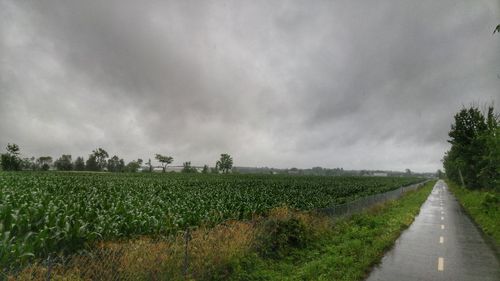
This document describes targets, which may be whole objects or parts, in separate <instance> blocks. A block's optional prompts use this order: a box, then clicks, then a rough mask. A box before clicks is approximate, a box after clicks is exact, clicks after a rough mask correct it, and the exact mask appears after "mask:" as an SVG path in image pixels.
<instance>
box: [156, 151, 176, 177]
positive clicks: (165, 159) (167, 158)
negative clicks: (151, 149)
mask: <svg viewBox="0 0 500 281" xmlns="http://www.w3.org/2000/svg"><path fill="white" fill-rule="evenodd" d="M155 158H156V160H158V162H160V163H161V167H162V168H163V172H164V173H165V172H166V171H167V166H168V165H169V164H171V163H172V162H173V161H174V158H173V157H171V156H166V155H161V154H156V156H155Z"/></svg>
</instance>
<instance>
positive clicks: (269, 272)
mask: <svg viewBox="0 0 500 281" xmlns="http://www.w3.org/2000/svg"><path fill="white" fill-rule="evenodd" d="M434 184H435V181H432V182H429V183H427V184H425V186H424V187H423V188H421V189H419V190H417V191H412V192H408V193H407V194H406V195H405V196H403V197H402V198H401V199H399V200H396V201H391V202H388V203H386V204H384V205H382V206H378V207H375V208H373V209H371V210H369V211H366V212H363V213H361V214H357V215H354V216H352V217H350V218H347V219H341V220H339V221H337V222H336V223H335V226H334V228H333V229H332V230H331V231H329V232H327V233H325V234H324V235H322V236H321V237H320V238H319V239H317V240H316V241H315V242H314V243H312V244H311V245H309V246H308V247H307V248H305V249H295V250H293V251H292V252H291V254H289V255H288V256H287V257H286V258H283V259H278V260H273V259H263V258H261V257H258V256H257V255H254V256H251V257H246V258H245V259H243V260H240V261H238V262H237V264H235V265H233V266H232V268H233V272H232V274H231V279H232V280H362V279H363V278H364V277H365V276H366V274H367V273H368V272H369V270H370V268H371V267H372V266H373V265H374V264H376V263H378V262H379V261H380V260H381V258H382V257H383V255H384V253H385V252H386V251H387V250H388V249H389V248H390V247H391V246H392V245H393V244H394V241H395V240H396V239H397V238H398V237H399V235H400V234H401V232H402V231H403V230H404V229H406V228H407V227H408V226H410V225H411V223H412V222H413V220H414V218H415V216H416V215H417V214H418V212H419V210H420V207H421V205H422V204H423V203H424V202H425V200H426V199H427V197H428V196H429V194H430V192H431V190H432V188H433V186H434Z"/></svg>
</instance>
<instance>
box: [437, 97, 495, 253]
mask: <svg viewBox="0 0 500 281" xmlns="http://www.w3.org/2000/svg"><path fill="white" fill-rule="evenodd" d="M499 123H500V115H499V114H498V113H495V111H494V108H493V107H489V108H488V110H487V111H486V113H483V112H482V111H481V110H479V108H478V107H476V106H471V107H470V108H463V109H462V110H460V112H458V113H457V114H456V115H455V122H454V124H452V126H451V130H450V132H449V136H450V140H449V142H450V143H451V148H450V150H449V151H448V152H446V154H445V156H444V159H443V164H444V167H445V171H446V177H447V178H448V185H449V186H450V189H451V191H452V192H453V193H454V194H455V196H456V197H457V199H458V200H459V202H460V203H461V205H462V206H463V207H464V208H465V209H466V210H467V212H468V213H469V214H470V215H471V216H472V218H473V219H474V221H475V222H476V223H477V224H478V225H479V226H480V227H481V228H482V229H483V231H484V232H485V233H487V234H488V235H490V236H492V237H493V239H494V240H495V241H496V244H497V247H498V245H500V126H499Z"/></svg>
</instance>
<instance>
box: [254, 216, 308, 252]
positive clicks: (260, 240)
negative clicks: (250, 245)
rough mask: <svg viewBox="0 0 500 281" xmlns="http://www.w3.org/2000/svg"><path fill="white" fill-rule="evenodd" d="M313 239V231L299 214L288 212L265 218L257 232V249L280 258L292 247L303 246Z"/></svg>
mask: <svg viewBox="0 0 500 281" xmlns="http://www.w3.org/2000/svg"><path fill="white" fill-rule="evenodd" d="M311 240H312V231H311V230H309V229H308V227H307V225H306V224H305V222H304V220H303V219H301V217H299V216H298V215H294V214H292V213H289V212H287V213H286V214H285V215H284V216H271V217H269V218H267V219H265V220H264V221H263V222H262V224H261V226H260V230H259V231H258V234H257V239H256V250H257V252H258V253H259V254H260V255H261V256H263V257H267V258H280V257H283V256H284V255H286V254H287V253H288V252H289V250H290V249H293V248H303V247H305V246H306V245H307V243H308V242H309V241H311Z"/></svg>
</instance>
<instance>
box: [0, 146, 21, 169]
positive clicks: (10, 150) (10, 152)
mask: <svg viewBox="0 0 500 281" xmlns="http://www.w3.org/2000/svg"><path fill="white" fill-rule="evenodd" d="M6 149H7V153H3V154H1V155H0V164H1V166H2V170H5V171H19V170H21V158H20V157H19V155H20V154H21V152H20V151H21V149H20V148H19V146H18V145H17V144H15V143H13V144H10V143H9V144H7V147H6Z"/></svg>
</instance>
